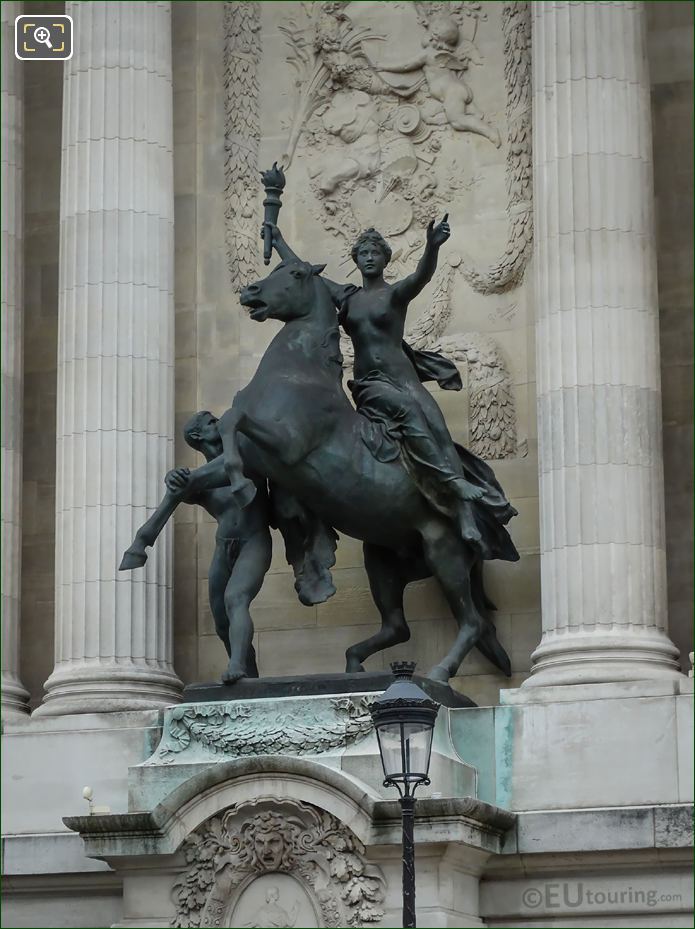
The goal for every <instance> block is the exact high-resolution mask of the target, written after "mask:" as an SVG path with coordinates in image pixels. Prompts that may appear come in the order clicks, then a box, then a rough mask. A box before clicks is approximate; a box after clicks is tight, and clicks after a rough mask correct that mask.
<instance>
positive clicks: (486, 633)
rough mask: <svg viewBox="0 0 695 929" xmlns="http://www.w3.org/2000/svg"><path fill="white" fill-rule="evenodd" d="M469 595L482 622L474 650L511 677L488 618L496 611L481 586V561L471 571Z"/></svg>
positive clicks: (502, 649)
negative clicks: (481, 628) (481, 629)
mask: <svg viewBox="0 0 695 929" xmlns="http://www.w3.org/2000/svg"><path fill="white" fill-rule="evenodd" d="M471 595H472V597H473V602H474V603H475V605H476V607H477V609H478V612H479V613H480V615H481V616H482V617H483V621H484V624H483V631H482V632H481V634H480V638H479V639H478V641H477V642H476V648H477V649H478V651H479V652H481V654H483V655H484V656H485V657H486V658H487V659H488V661H491V662H492V663H493V664H494V665H495V667H497V668H499V669H500V671H502V672H503V673H504V674H506V675H507V677H511V676H512V664H511V661H510V660H509V655H508V654H507V653H506V651H505V650H504V648H503V647H502V645H501V644H500V642H499V640H498V638H497V630H496V629H495V624H494V623H493V622H492V620H491V619H490V616H489V613H490V612H491V611H493V610H496V609H497V607H496V606H495V604H494V603H493V602H492V600H490V598H489V597H488V595H487V594H486V593H485V587H484V585H483V562H482V561H481V560H478V561H476V562H475V564H474V565H473V568H472V570H471Z"/></svg>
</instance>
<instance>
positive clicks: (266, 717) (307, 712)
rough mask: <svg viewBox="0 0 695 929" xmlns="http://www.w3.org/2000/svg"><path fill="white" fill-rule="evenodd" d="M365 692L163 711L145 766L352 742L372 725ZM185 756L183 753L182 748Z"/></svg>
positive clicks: (302, 751)
mask: <svg viewBox="0 0 695 929" xmlns="http://www.w3.org/2000/svg"><path fill="white" fill-rule="evenodd" d="M370 702H371V698H370V697H361V698H350V697H333V698H330V699H329V700H323V699H321V700H313V701H307V700H306V699H297V700H293V699H289V700H285V702H284V706H283V711H282V713H278V712H277V705H276V704H275V702H274V701H260V702H256V703H240V702H234V701H230V702H229V703H192V704H185V705H182V706H178V707H174V708H173V709H170V710H167V712H166V715H165V720H164V731H163V734H162V740H161V742H160V744H159V746H158V747H157V751H156V752H155V753H154V755H153V756H152V758H150V759H149V760H148V761H147V762H146V763H147V764H148V765H158V764H174V763H186V762H189V761H195V760H204V759H206V758H211V757H213V756H215V755H217V756H219V755H223V756H226V757H230V758H242V757H247V756H249V755H277V754H284V753H287V752H289V753H291V754H292V755H311V754H317V753H320V752H328V751H331V750H333V749H337V748H343V747H345V746H346V745H353V744H354V743H355V742H358V741H359V740H360V739H362V738H364V737H365V736H366V735H368V734H369V733H370V732H371V731H372V728H373V724H372V719H371V716H370V714H369V704H370ZM184 752H185V756H183V757H182V753H184Z"/></svg>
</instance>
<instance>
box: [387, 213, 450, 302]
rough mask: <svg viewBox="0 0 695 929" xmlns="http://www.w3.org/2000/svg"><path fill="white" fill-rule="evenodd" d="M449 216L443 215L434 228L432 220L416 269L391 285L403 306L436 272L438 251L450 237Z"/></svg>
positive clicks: (415, 295)
mask: <svg viewBox="0 0 695 929" xmlns="http://www.w3.org/2000/svg"><path fill="white" fill-rule="evenodd" d="M448 219H449V214H448V213H445V214H444V219H443V220H442V221H441V223H437V225H436V226H435V224H434V220H432V221H431V222H430V224H429V226H428V227H427V242H426V244H425V250H424V252H423V253H422V257H421V258H420V260H419V261H418V265H417V268H416V269H415V271H413V273H412V274H409V275H408V277H405V278H403V280H402V281H398V283H397V284H394V285H393V289H394V296H395V297H396V300H397V301H398V302H399V303H401V304H402V305H403V306H407V305H408V304H409V303H410V301H411V300H413V299H414V298H415V297H417V295H418V294H419V293H420V292H421V291H422V290H423V289H424V288H425V287H426V286H427V284H429V282H430V281H431V280H432V278H433V277H434V272H435V271H436V270H437V258H438V256H439V249H440V248H441V246H442V245H443V244H444V243H445V242H446V240H447V239H448V238H449V236H450V235H451V229H450V228H449V223H448Z"/></svg>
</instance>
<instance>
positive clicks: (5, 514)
mask: <svg viewBox="0 0 695 929" xmlns="http://www.w3.org/2000/svg"><path fill="white" fill-rule="evenodd" d="M21 12H22V4H21V3H12V2H9V3H3V4H2V13H1V17H2V19H1V23H2V27H1V28H2V113H3V126H2V132H3V135H4V140H3V146H2V181H1V186H2V246H1V247H2V274H1V275H0V286H1V287H2V311H1V312H2V418H1V424H2V517H1V518H2V718H3V719H13V718H18V717H19V718H21V717H22V716H24V715H25V714H26V713H27V698H28V696H29V694H28V693H27V691H26V690H25V688H24V687H23V686H22V683H21V681H20V679H19V623H20V596H21V585H22V578H21V572H22V528H21V520H22V425H23V417H22V372H23V351H24V337H23V332H24V318H23V312H24V307H23V302H22V297H23V290H24V262H23V258H22V228H23V222H22V214H23V209H24V200H23V183H22V175H23V167H22V161H23V114H22V106H23V93H22V88H23V77H22V64H21V62H19V61H18V60H17V59H16V58H15V56H14V20H15V17H16V16H19V15H20V13H21Z"/></svg>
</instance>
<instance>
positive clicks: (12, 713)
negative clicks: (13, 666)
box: [0, 671, 29, 722]
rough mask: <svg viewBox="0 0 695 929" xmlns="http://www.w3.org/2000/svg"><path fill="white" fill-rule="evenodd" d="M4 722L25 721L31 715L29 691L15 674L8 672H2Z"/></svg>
mask: <svg viewBox="0 0 695 929" xmlns="http://www.w3.org/2000/svg"><path fill="white" fill-rule="evenodd" d="M0 686H1V687H2V699H1V705H2V720H3V722H12V721H13V720H20V721H21V720H23V719H26V718H27V716H28V715H29V706H28V701H29V691H28V690H26V689H25V688H24V687H23V686H22V685H21V684H20V683H19V679H18V678H17V676H16V675H14V674H9V673H8V672H7V671H3V672H2V680H1V684H0Z"/></svg>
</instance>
